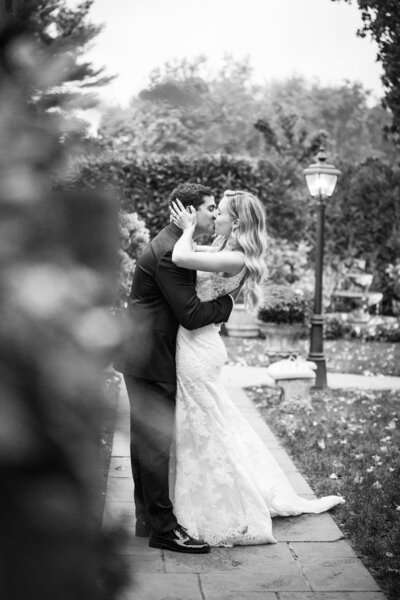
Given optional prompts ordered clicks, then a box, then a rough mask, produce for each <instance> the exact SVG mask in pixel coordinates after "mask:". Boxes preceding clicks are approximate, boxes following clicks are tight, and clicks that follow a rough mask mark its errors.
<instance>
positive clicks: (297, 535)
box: [272, 513, 343, 542]
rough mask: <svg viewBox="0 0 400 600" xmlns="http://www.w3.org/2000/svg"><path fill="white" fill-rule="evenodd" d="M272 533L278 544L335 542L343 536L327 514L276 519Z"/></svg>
mask: <svg viewBox="0 0 400 600" xmlns="http://www.w3.org/2000/svg"><path fill="white" fill-rule="evenodd" d="M272 531H273V532H274V536H275V538H276V539H277V540H278V542H335V541H336V540H340V539H342V538H343V534H342V532H341V531H340V529H339V527H338V526H337V525H336V523H335V522H334V520H333V519H332V517H331V516H330V515H329V514H327V513H321V514H319V515H314V514H307V515H299V516H298V517H275V518H274V519H273V520H272Z"/></svg>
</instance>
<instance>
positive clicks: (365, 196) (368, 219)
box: [73, 155, 400, 313]
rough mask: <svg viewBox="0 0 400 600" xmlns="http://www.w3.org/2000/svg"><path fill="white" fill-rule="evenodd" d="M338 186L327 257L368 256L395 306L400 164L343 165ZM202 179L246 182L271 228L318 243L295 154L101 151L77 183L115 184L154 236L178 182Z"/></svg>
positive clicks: (124, 204)
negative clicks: (390, 270)
mask: <svg viewBox="0 0 400 600" xmlns="http://www.w3.org/2000/svg"><path fill="white" fill-rule="evenodd" d="M338 166H339V167H340V169H341V170H342V177H341V178H340V180H339V182H338V185H337V190H336V191H335V194H334V196H333V198H332V199H330V200H329V201H328V202H327V207H326V219H325V227H326V234H325V257H326V263H327V264H330V263H332V261H334V262H335V261H336V262H337V261H339V262H340V261H346V264H347V263H348V262H350V263H351V262H352V261H353V260H354V259H364V260H365V261H366V270H367V271H368V272H370V273H373V275H374V280H373V284H372V289H375V290H378V291H382V292H383V294H384V300H383V311H384V313H390V312H391V301H392V298H393V297H394V290H393V288H394V283H395V282H393V281H391V280H390V278H389V276H388V274H387V273H386V267H387V265H388V264H390V263H395V262H396V259H398V258H399V257H400V236H399V231H398V227H399V226H398V223H399V222H400V170H399V168H398V167H396V166H393V165H389V164H387V163H386V162H384V161H383V160H381V159H378V158H368V159H366V160H365V161H363V162H362V163H360V164H355V165H338ZM187 181H190V182H194V183H203V184H204V185H208V186H210V187H211V188H212V189H213V190H214V192H215V195H216V197H217V199H218V198H220V197H221V195H222V193H223V191H224V190H226V189H245V190H248V191H250V192H253V193H254V194H255V195H257V196H258V197H259V198H260V200H261V201H262V203H263V204H264V206H265V208H266V212H267V219H268V224H269V232H270V234H271V236H272V237H274V238H276V239H277V240H287V241H289V242H290V243H291V244H298V243H300V242H303V243H304V242H305V243H306V245H307V246H309V247H310V248H311V249H312V252H311V256H310V257H309V258H310V259H311V264H312V262H313V253H314V248H315V214H314V210H313V207H314V203H313V201H311V200H310V198H309V196H308V192H307V189H306V185H305V183H304V179H303V175H302V165H300V164H299V163H298V162H297V161H296V160H295V158H294V157H293V156H290V155H283V156H282V155H280V156H278V155H273V156H271V157H269V158H268V159H262V160H261V159H259V160H252V159H249V158H240V157H233V156H228V155H218V156H203V157H201V158H190V157H183V156H167V157H161V158H160V157H152V158H149V159H148V160H143V161H139V160H133V161H129V162H128V161H127V160H118V159H116V158H108V159H105V158H100V159H96V160H91V161H90V160H88V161H86V162H85V163H84V164H82V165H81V167H80V169H79V172H78V173H77V175H76V176H75V178H74V182H73V183H74V185H78V186H81V185H82V186H89V187H98V186H99V185H100V186H102V185H106V186H110V185H111V186H113V187H114V188H116V189H117V190H118V196H119V200H120V203H121V208H122V209H123V210H124V211H126V212H128V213H132V212H136V213H137V214H138V215H139V217H140V218H142V219H143V220H144V221H145V223H146V226H147V227H148V229H149V231H150V236H151V237H154V235H155V234H156V233H157V232H158V231H159V230H160V229H161V228H162V227H164V226H165V225H166V224H167V223H168V220H169V208H168V196H169V194H170V192H171V191H172V190H173V188H174V187H176V186H177V185H178V184H179V183H182V182H187Z"/></svg>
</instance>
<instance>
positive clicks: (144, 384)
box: [124, 374, 177, 535]
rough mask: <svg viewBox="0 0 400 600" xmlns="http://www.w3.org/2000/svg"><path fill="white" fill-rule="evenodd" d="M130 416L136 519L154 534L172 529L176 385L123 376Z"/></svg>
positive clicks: (174, 519)
mask: <svg viewBox="0 0 400 600" xmlns="http://www.w3.org/2000/svg"><path fill="white" fill-rule="evenodd" d="M124 379H125V383H126V387H127V390H128V396H129V403H130V409H131V410H130V413H131V464H132V475H133V481H134V486H135V491H134V500H135V507H136V518H137V519H138V520H141V521H146V522H148V523H149V524H150V527H151V529H152V532H153V533H154V534H156V535H157V534H162V533H166V532H167V531H170V530H172V529H174V528H175V527H176V525H177V520H176V517H175V515H174V512H173V507H172V502H171V500H170V498H169V485H168V475H169V456H170V449H171V444H172V440H173V435H174V426H175V396H176V384H175V383H169V382H158V381H151V380H148V379H139V378H137V377H133V376H132V375H129V374H124Z"/></svg>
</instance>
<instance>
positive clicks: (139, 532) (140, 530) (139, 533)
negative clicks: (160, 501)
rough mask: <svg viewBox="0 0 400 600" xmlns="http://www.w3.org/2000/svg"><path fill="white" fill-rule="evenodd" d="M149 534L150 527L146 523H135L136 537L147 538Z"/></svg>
mask: <svg viewBox="0 0 400 600" xmlns="http://www.w3.org/2000/svg"><path fill="white" fill-rule="evenodd" d="M150 532H151V528H150V525H149V524H148V523H146V521H136V527H135V535H136V537H149V535H150Z"/></svg>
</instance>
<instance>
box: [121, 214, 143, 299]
mask: <svg viewBox="0 0 400 600" xmlns="http://www.w3.org/2000/svg"><path fill="white" fill-rule="evenodd" d="M119 230H120V236H121V249H120V250H119V253H118V255H119V294H118V303H117V307H119V308H121V307H123V306H124V305H125V304H126V301H127V298H128V296H129V292H130V289H131V285H132V278H133V271H134V269H135V264H136V259H137V258H138V257H139V256H140V254H141V252H142V251H143V249H144V247H145V246H146V245H147V244H148V243H149V241H150V233H149V230H148V229H147V227H146V225H145V223H144V221H142V220H141V219H139V217H138V215H137V214H136V213H125V212H120V213H119Z"/></svg>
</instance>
